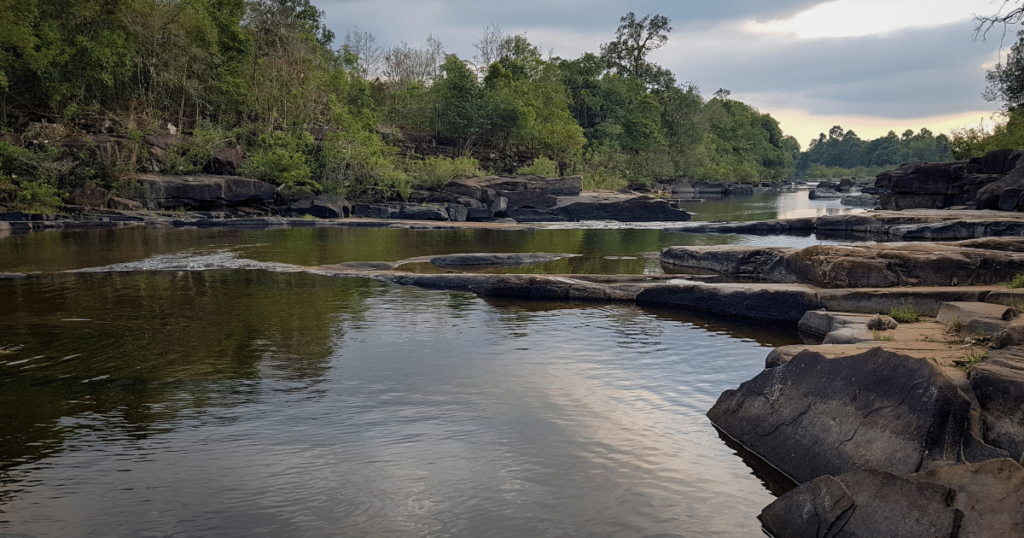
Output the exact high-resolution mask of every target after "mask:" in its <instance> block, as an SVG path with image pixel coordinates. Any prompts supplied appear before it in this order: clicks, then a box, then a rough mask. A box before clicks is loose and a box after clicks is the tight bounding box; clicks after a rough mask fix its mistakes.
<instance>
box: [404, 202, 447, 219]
mask: <svg viewBox="0 0 1024 538" xmlns="http://www.w3.org/2000/svg"><path fill="white" fill-rule="evenodd" d="M398 218H400V219H408V220H449V218H450V217H449V216H448V210H447V209H445V208H443V207H441V206H433V205H422V206H418V205H406V206H402V209H401V210H400V211H399V212H398Z"/></svg>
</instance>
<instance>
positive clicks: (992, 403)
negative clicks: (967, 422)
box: [969, 349, 1024, 461]
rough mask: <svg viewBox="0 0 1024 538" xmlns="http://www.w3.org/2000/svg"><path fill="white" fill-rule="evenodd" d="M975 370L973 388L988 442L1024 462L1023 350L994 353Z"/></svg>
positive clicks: (972, 371) (971, 375) (972, 375)
mask: <svg viewBox="0 0 1024 538" xmlns="http://www.w3.org/2000/svg"><path fill="white" fill-rule="evenodd" d="M993 355H994V356H993V357H991V358H989V359H988V360H985V361H983V362H982V363H981V364H978V365H976V366H974V367H973V368H972V369H971V372H970V376H969V379H970V381H971V388H972V389H974V393H975V394H976V395H977V397H978V403H979V404H980V405H981V413H982V419H983V420H984V422H985V441H986V442H988V443H989V444H992V445H994V446H997V447H999V448H1002V449H1004V450H1006V451H1007V452H1009V453H1010V456H1011V457H1012V458H1014V459H1015V460H1017V461H1021V460H1022V459H1024V358H1022V357H1020V356H1019V355H1020V351H1019V350H1013V349H1011V350H1008V352H1006V351H1004V352H999V353H996V352H993Z"/></svg>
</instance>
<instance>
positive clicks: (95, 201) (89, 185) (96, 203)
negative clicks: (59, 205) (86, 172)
mask: <svg viewBox="0 0 1024 538" xmlns="http://www.w3.org/2000/svg"><path fill="white" fill-rule="evenodd" d="M109 202H110V191H108V190H107V189H103V188H100V187H99V186H97V185H96V183H95V182H93V181H88V182H86V183H85V184H84V185H82V186H81V187H78V188H77V189H75V190H74V191H72V192H71V195H70V196H68V201H67V203H69V204H72V205H80V206H82V207H89V208H93V209H101V208H106V207H107V204H108V203H109Z"/></svg>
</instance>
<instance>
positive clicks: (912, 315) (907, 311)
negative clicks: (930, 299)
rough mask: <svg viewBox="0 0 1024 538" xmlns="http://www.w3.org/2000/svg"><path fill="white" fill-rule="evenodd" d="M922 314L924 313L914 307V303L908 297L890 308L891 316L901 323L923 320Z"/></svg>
mask: <svg viewBox="0 0 1024 538" xmlns="http://www.w3.org/2000/svg"><path fill="white" fill-rule="evenodd" d="M921 316H922V313H921V312H919V311H918V310H917V308H915V307H914V303H911V302H910V301H907V300H906V299H904V300H903V302H901V303H900V304H898V305H894V306H893V307H892V308H890V309H889V317H890V318H892V319H894V320H896V321H898V322H900V323H917V322H918V321H921Z"/></svg>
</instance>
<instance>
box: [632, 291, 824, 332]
mask: <svg viewBox="0 0 1024 538" xmlns="http://www.w3.org/2000/svg"><path fill="white" fill-rule="evenodd" d="M636 301H637V304H640V305H652V306H668V307H673V308H680V307H683V308H691V309H693V308H695V309H700V310H708V311H711V312H718V313H721V314H728V315H732V316H738V317H745V318H753V319H767V320H775V321H792V322H796V321H798V320H799V319H800V318H801V317H802V316H803V315H804V313H805V312H807V311H808V310H813V309H816V308H818V300H817V295H816V293H815V290H814V289H813V288H809V287H806V286H800V285H795V284H707V283H704V282H685V283H668V284H655V285H652V286H648V287H646V288H644V289H643V290H642V291H640V293H639V294H638V295H637V298H636Z"/></svg>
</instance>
